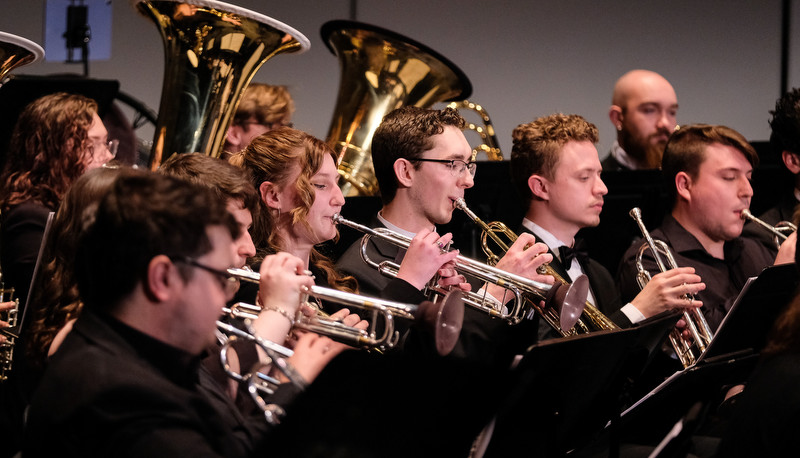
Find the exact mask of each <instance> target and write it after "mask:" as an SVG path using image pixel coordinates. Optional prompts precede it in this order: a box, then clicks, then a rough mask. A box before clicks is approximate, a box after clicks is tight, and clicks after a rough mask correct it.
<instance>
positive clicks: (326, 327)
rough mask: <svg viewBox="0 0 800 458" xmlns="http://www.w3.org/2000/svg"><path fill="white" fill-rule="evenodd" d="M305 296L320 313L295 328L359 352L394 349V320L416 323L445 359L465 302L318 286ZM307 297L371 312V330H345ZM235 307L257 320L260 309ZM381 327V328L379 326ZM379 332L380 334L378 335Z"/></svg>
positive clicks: (252, 275) (454, 296)
mask: <svg viewBox="0 0 800 458" xmlns="http://www.w3.org/2000/svg"><path fill="white" fill-rule="evenodd" d="M228 273H229V274H231V275H232V276H234V277H236V278H239V279H240V280H244V281H249V282H253V283H258V281H259V280H260V278H261V276H260V275H259V274H258V273H257V272H253V271H250V270H246V269H228ZM305 295H306V297H305V298H303V302H304V303H306V304H308V305H309V306H311V307H312V308H314V309H316V310H317V312H318V313H316V314H314V315H313V316H311V317H308V316H306V315H304V314H302V313H298V318H297V320H296V321H295V327H297V328H299V329H304V330H306V331H311V332H315V333H317V334H322V335H325V336H328V337H330V338H331V339H334V340H337V341H339V342H343V343H346V344H348V345H352V346H355V347H360V348H375V349H379V350H385V349H390V348H393V347H395V346H396V345H397V343H398V342H399V340H400V337H401V336H400V332H399V331H398V330H397V329H396V325H395V319H396V318H400V319H403V320H408V321H411V322H412V323H416V324H417V325H420V326H422V327H423V328H424V329H425V330H426V331H427V332H429V333H430V334H431V335H432V336H433V338H434V342H435V344H436V350H437V352H438V353H439V354H440V355H442V356H444V355H447V354H449V353H450V352H451V351H452V350H453V348H454V347H455V345H456V342H457V341H458V336H459V334H460V333H461V325H462V323H463V320H464V307H463V303H464V301H463V299H462V296H461V293H460V292H458V291H452V292H449V294H447V295H446V296H445V299H444V300H443V301H440V302H438V303H433V302H430V301H425V302H423V303H421V304H419V305H414V304H405V303H402V302H394V301H389V300H385V299H378V298H374V297H369V296H362V295H359V294H353V293H347V292H344V291H339V290H335V289H332V288H325V287H322V286H316V285H312V286H311V287H310V288H307V289H306V291H305ZM308 296H312V297H315V298H317V299H320V300H323V301H329V302H335V303H337V304H342V305H346V306H351V307H358V308H361V309H364V310H368V311H372V312H373V315H372V320H371V321H370V326H369V328H368V329H358V328H355V327H352V326H346V325H344V324H342V323H341V322H338V321H335V320H332V319H330V318H329V317H327V316H324V314H323V313H322V312H321V311H319V310H318V309H317V307H315V305H314V304H312V303H309V302H308V300H307V299H308ZM236 307H237V308H238V309H241V310H243V311H244V312H248V313H250V318H254V317H255V316H258V313H259V312H260V310H261V309H260V308H259V307H256V306H253V305H246V304H245V305H242V304H241V303H240V304H237V306H236ZM381 319H382V321H381ZM379 324H382V326H378V325H379ZM378 329H381V331H380V332H378Z"/></svg>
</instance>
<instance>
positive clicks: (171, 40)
mask: <svg viewBox="0 0 800 458" xmlns="http://www.w3.org/2000/svg"><path fill="white" fill-rule="evenodd" d="M136 8H137V9H138V10H139V11H140V12H141V13H142V14H144V15H145V16H148V17H150V18H151V19H152V20H153V21H154V22H155V23H156V26H157V27H158V28H159V31H160V32H161V37H162V38H163V40H164V52H165V58H166V63H165V73H164V84H163V88H162V93H161V102H160V106H159V113H158V121H157V123H156V127H155V138H154V140H153V150H152V152H151V153H150V159H149V167H150V169H151V170H155V169H157V168H158V166H159V165H161V163H162V162H163V161H164V160H166V159H167V158H168V157H169V156H171V155H172V154H176V153H190V152H201V153H203V154H206V155H209V156H213V157H218V156H219V155H220V154H221V152H222V151H221V150H222V145H223V143H224V141H225V134H226V132H227V130H228V126H229V125H230V123H231V120H232V119H233V114H234V112H235V110H236V107H237V106H238V104H239V99H241V96H242V92H243V90H244V89H245V88H246V87H247V85H248V84H249V83H250V80H252V79H253V76H254V75H255V73H256V71H258V69H259V68H260V67H261V65H262V64H263V63H264V62H266V61H267V60H269V59H270V58H272V57H273V56H275V55H277V54H281V53H291V52H303V51H305V50H307V49H308V48H309V46H310V45H309V41H308V39H307V38H306V37H305V36H303V35H302V34H301V33H300V32H298V31H296V30H294V29H293V28H291V27H289V26H287V25H285V24H282V23H281V22H278V21H276V20H275V19H272V18H270V17H267V16H263V15H261V14H258V13H254V12H252V11H249V10H246V9H243V8H240V7H237V6H234V5H231V4H228V3H223V2H219V1H214V0H202V1H200V0H198V1H196V2H195V3H194V4H193V3H189V2H187V3H184V2H178V1H173V0H138V1H137V2H136Z"/></svg>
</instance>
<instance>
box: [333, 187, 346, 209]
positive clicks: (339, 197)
mask: <svg viewBox="0 0 800 458" xmlns="http://www.w3.org/2000/svg"><path fill="white" fill-rule="evenodd" d="M333 188H334V189H333V194H332V195H331V205H333V206H339V207H341V206H343V205H344V194H342V190H341V189H339V186H336V185H334V186H333Z"/></svg>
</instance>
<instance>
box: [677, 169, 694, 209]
mask: <svg viewBox="0 0 800 458" xmlns="http://www.w3.org/2000/svg"><path fill="white" fill-rule="evenodd" d="M675 189H676V190H677V192H678V197H680V198H682V199H684V200H686V201H687V202H690V203H691V201H692V192H691V189H692V177H690V176H689V174H688V173H686V172H678V174H677V175H675Z"/></svg>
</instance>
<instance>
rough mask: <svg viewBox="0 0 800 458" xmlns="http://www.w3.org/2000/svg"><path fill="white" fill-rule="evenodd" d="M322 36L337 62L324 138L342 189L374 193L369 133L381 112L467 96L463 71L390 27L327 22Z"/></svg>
mask: <svg viewBox="0 0 800 458" xmlns="http://www.w3.org/2000/svg"><path fill="white" fill-rule="evenodd" d="M322 39H323V41H324V42H325V44H326V45H327V46H328V49H330V50H331V52H333V53H334V54H336V56H338V57H339V65H340V67H341V75H342V76H341V81H340V83H339V95H338V97H337V99H336V107H335V109H334V117H333V121H331V126H330V129H329V130H328V136H327V142H328V144H330V145H331V147H333V149H334V151H336V152H337V154H338V156H339V161H338V162H339V174H340V175H341V176H342V177H343V178H344V182H343V183H342V184H341V185H340V186H341V188H342V193H343V194H344V195H345V196H349V195H357V194H362V195H375V194H377V193H378V185H377V182H376V180H375V171H374V169H373V166H372V156H371V154H370V145H371V143H372V136H373V135H374V134H375V130H377V128H378V125H379V124H380V123H381V121H382V120H383V117H384V115H386V114H387V113H389V112H390V111H392V110H393V109H395V108H399V107H401V106H405V105H413V106H417V107H420V108H427V107H430V106H432V105H433V104H435V103H437V102H445V101H451V100H461V99H465V98H467V97H469V96H470V94H471V93H472V85H471V84H470V82H469V79H467V76H466V75H465V74H464V73H463V72H462V71H461V70H460V69H459V68H458V67H456V66H455V64H453V63H452V62H450V61H449V60H447V59H446V58H445V57H444V56H442V55H440V54H439V53H437V52H436V51H434V50H432V49H430V48H428V47H427V46H425V45H423V44H420V43H418V42H416V41H414V40H412V39H410V38H407V37H404V36H403V35H400V34H398V33H395V32H391V31H389V30H386V29H382V28H379V27H375V26H372V25H367V24H363V23H358V22H352V21H330V22H326V23H325V24H323V26H322Z"/></svg>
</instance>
